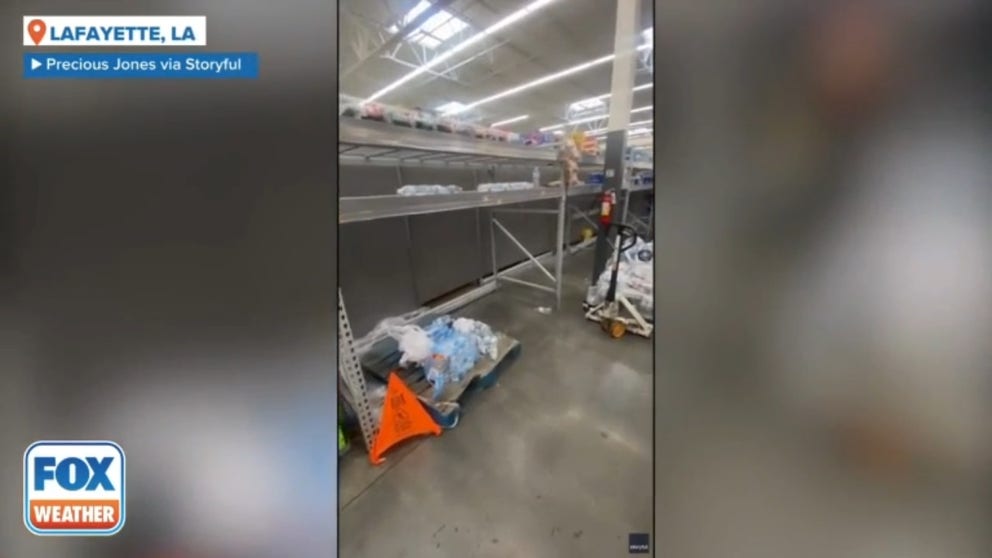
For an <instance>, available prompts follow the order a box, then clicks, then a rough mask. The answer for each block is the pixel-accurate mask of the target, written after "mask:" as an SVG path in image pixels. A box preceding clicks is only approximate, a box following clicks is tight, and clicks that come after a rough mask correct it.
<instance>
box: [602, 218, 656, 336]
mask: <svg viewBox="0 0 992 558" xmlns="http://www.w3.org/2000/svg"><path fill="white" fill-rule="evenodd" d="M609 227H610V228H615V229H616V230H617V242H616V246H615V247H614V250H613V270H612V273H611V274H610V288H609V290H607V292H606V298H605V299H604V300H603V302H601V303H599V304H597V305H595V306H593V307H591V308H589V309H588V310H587V311H586V319H587V320H592V321H594V322H599V325H600V327H601V328H602V329H603V331H605V332H606V333H607V334H608V335H609V336H610V337H612V338H613V339H620V338H621V337H623V336H624V335H626V334H627V332H628V331H629V332H631V333H634V334H636V335H640V336H642V337H651V334H652V333H653V332H654V325H653V324H651V323H649V322H648V321H647V320H645V319H644V316H643V315H641V313H640V312H639V311H638V310H637V308H636V307H635V306H634V305H633V304H631V302H630V301H629V300H627V297H625V296H623V295H622V294H619V293H617V277H618V275H619V274H620V256H621V255H622V254H623V253H624V252H626V251H627V250H630V249H631V248H633V247H634V245H635V244H637V230H636V229H634V228H633V227H631V226H629V225H624V224H621V223H610V224H609ZM622 311H623V312H622ZM624 313H625V314H626V315H624Z"/></svg>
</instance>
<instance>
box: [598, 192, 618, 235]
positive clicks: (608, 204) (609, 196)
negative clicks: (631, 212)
mask: <svg viewBox="0 0 992 558" xmlns="http://www.w3.org/2000/svg"><path fill="white" fill-rule="evenodd" d="M616 203H617V197H616V193H615V192H612V191H610V192H603V195H602V197H601V205H600V210H599V222H600V224H602V225H603V226H608V225H609V224H610V222H611V221H613V206H615V205H616Z"/></svg>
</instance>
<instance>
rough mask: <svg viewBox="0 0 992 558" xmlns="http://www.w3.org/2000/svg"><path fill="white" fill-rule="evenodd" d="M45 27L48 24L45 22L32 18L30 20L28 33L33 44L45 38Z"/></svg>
mask: <svg viewBox="0 0 992 558" xmlns="http://www.w3.org/2000/svg"><path fill="white" fill-rule="evenodd" d="M47 27H48V26H47V25H45V22H44V21H41V20H40V19H32V20H31V22H30V23H28V35H30V36H31V40H32V41H34V44H36V45H38V44H41V40H42V39H44V38H45V30H46V29H47Z"/></svg>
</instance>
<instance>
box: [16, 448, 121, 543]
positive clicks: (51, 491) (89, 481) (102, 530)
mask: <svg viewBox="0 0 992 558" xmlns="http://www.w3.org/2000/svg"><path fill="white" fill-rule="evenodd" d="M24 525H25V526H27V528H28V530H29V531H31V532H32V533H34V534H36V535H62V536H107V535H113V534H116V533H117V532H118V531H120V530H121V528H122V527H124V450H122V449H121V447H120V446H119V445H117V444H115V443H114V442H106V441H101V442H78V441H72V442H69V441H58V442H56V441H45V442H35V443H33V444H31V445H30V446H29V447H28V449H27V451H25V452H24Z"/></svg>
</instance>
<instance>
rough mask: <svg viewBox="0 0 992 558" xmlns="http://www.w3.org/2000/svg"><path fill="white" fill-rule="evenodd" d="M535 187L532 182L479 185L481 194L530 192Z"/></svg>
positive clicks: (486, 183)
mask: <svg viewBox="0 0 992 558" xmlns="http://www.w3.org/2000/svg"><path fill="white" fill-rule="evenodd" d="M533 187H534V184H533V183H531V182H485V183H482V184H479V187H478V189H477V190H478V191H479V192H506V191H508V190H530V189H531V188H533Z"/></svg>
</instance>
